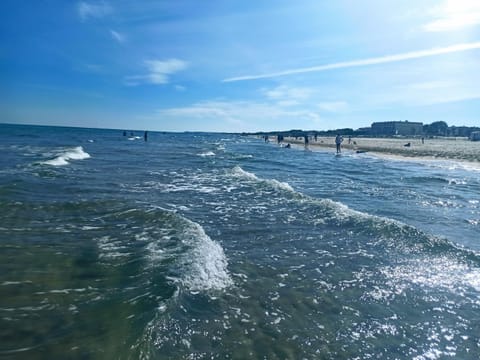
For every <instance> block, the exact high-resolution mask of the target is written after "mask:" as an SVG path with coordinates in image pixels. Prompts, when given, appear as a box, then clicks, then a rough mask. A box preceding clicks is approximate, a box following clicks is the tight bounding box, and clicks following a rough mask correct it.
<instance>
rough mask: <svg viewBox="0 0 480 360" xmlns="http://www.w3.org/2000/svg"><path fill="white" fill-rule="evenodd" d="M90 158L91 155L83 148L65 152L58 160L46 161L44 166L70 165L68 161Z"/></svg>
mask: <svg viewBox="0 0 480 360" xmlns="http://www.w3.org/2000/svg"><path fill="white" fill-rule="evenodd" d="M88 158H90V154H89V153H87V152H85V151H84V150H83V148H82V147H81V146H77V147H75V148H70V149H66V150H64V151H63V152H62V153H60V154H58V155H57V157H56V158H54V159H51V160H47V161H44V162H43V164H46V165H52V166H63V165H68V164H69V162H68V160H84V159H88Z"/></svg>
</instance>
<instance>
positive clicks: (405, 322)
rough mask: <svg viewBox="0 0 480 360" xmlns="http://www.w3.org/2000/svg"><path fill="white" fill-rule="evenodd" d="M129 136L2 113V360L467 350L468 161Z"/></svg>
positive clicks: (479, 332) (479, 216)
mask: <svg viewBox="0 0 480 360" xmlns="http://www.w3.org/2000/svg"><path fill="white" fill-rule="evenodd" d="M143 135H144V133H143V131H130V130H127V131H126V133H125V135H124V133H123V130H104V129H86V128H67V127H47V126H26V125H8V124H2V125H0V154H1V155H0V358H2V359H415V360H420V359H422V360H423V359H426V360H427V359H428V360H430V359H478V358H479V357H480V167H479V166H475V164H474V163H462V162H459V161H450V160H424V159H413V158H411V159H399V158H389V157H385V156H383V157H376V156H375V155H373V154H369V153H363V154H356V153H353V152H349V151H348V150H344V152H343V154H342V156H336V155H335V154H334V152H333V151H330V150H329V149H319V150H317V149H315V148H313V147H312V148H310V149H308V148H307V149H306V148H304V147H301V146H297V147H292V148H289V149H288V148H284V147H282V146H280V145H278V144H277V143H276V142H273V141H272V142H268V143H266V142H265V141H264V140H263V139H262V138H257V137H254V136H240V135H235V134H218V133H195V132H191V133H162V132H153V131H150V132H148V139H147V140H148V141H145V140H144V137H143ZM477 165H478V164H477Z"/></svg>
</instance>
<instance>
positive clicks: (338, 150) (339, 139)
mask: <svg viewBox="0 0 480 360" xmlns="http://www.w3.org/2000/svg"><path fill="white" fill-rule="evenodd" d="M342 141H343V137H341V136H340V134H337V136H336V137H335V145H337V154H340V152H341V151H342V149H341V146H342Z"/></svg>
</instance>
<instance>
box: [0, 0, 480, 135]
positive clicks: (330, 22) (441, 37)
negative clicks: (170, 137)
mask: <svg viewBox="0 0 480 360" xmlns="http://www.w3.org/2000/svg"><path fill="white" fill-rule="evenodd" d="M479 69H480V1H478V0H436V1H433V0H415V1H407V0H362V1H360V0H358V1H357V0H336V1H322V0H305V1H304V0H298V1H291V0H288V1H287V0H259V1H245V0H223V1H220V0H217V1H208V0H206V1H193V0H175V1H162V0H117V1H113V0H112V1H107V0H105V1H65V0H64V1H61V0H30V1H29V0H22V1H18V0H3V1H1V2H0V76H1V82H0V122H5V123H25V124H43V125H66V126H84V127H102V128H118V129H149V130H161V131H199V130H200V131H228V132H239V131H261V130H288V129H319V130H327V129H336V128H344V127H350V128H354V129H356V128H359V127H364V126H370V124H371V123H372V122H374V121H392V120H409V121H420V122H423V123H431V122H433V121H439V120H442V121H446V122H447V123H448V124H449V125H456V126H461V125H467V126H480V70H479Z"/></svg>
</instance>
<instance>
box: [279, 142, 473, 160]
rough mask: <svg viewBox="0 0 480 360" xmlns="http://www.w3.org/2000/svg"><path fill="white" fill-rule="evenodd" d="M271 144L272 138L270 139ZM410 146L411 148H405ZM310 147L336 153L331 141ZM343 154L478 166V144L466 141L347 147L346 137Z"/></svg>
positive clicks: (383, 143)
mask: <svg viewBox="0 0 480 360" xmlns="http://www.w3.org/2000/svg"><path fill="white" fill-rule="evenodd" d="M272 141H273V138H272ZM284 142H285V143H291V144H292V145H293V144H296V145H303V144H304V139H303V138H298V139H295V138H290V137H289V138H285V140H284ZM407 143H410V146H404V145H405V144H407ZM309 147H311V148H324V149H329V150H331V151H335V138H334V137H318V138H317V141H315V139H313V137H312V138H310V141H309ZM342 150H343V151H346V152H352V151H355V152H357V151H358V152H369V153H374V154H378V155H381V154H385V155H395V156H402V157H422V158H429V159H450V160H461V161H469V162H476V163H478V162H480V141H470V140H468V139H467V138H435V139H425V140H424V143H423V144H422V140H421V139H419V138H352V139H351V142H350V144H349V143H348V137H345V139H344V141H343V144H342Z"/></svg>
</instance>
